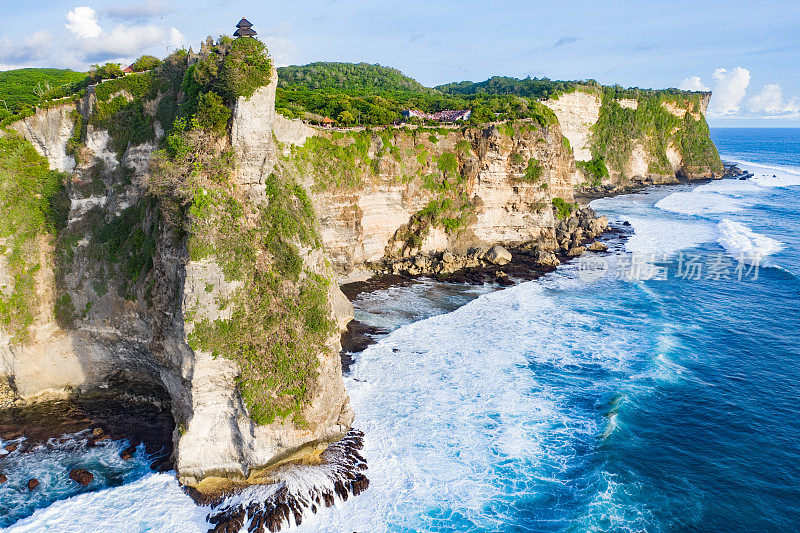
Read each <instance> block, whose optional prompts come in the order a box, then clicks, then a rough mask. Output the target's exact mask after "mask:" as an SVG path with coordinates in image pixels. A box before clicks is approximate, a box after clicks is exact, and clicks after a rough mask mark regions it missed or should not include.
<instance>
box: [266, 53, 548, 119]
mask: <svg viewBox="0 0 800 533" xmlns="http://www.w3.org/2000/svg"><path fill="white" fill-rule="evenodd" d="M278 80H279V81H278V92H277V99H276V107H277V109H278V111H279V112H280V113H282V114H283V115H285V116H288V117H290V118H305V119H308V120H311V121H312V122H316V121H320V120H322V118H324V117H330V118H332V119H334V120H335V121H336V122H337V123H338V124H340V125H351V124H370V125H381V124H391V123H394V122H399V121H400V120H401V118H402V115H401V112H402V111H403V110H404V109H409V108H414V109H419V110H422V111H427V112H433V111H441V110H443V109H471V110H472V119H471V121H472V122H473V123H483V122H490V121H493V120H505V119H515V118H537V117H539V118H540V119H541V121H546V120H547V119H546V117H547V115H548V113H547V110H545V109H543V108H542V106H541V105H540V104H538V103H537V102H533V101H529V100H527V99H523V98H519V96H518V95H514V94H501V93H495V94H486V93H475V92H473V93H465V94H445V93H444V92H442V91H439V90H437V89H429V88H426V87H424V86H423V85H422V84H420V83H419V82H417V81H416V80H414V79H412V78H409V77H408V76H405V75H404V74H403V73H401V72H400V71H399V70H396V69H393V68H389V67H383V66H380V65H370V64H367V63H358V64H352V63H312V64H310V65H306V66H302V67H297V66H291V67H282V68H279V69H278Z"/></svg>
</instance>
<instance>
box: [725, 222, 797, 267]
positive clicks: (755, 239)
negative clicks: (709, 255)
mask: <svg viewBox="0 0 800 533" xmlns="http://www.w3.org/2000/svg"><path fill="white" fill-rule="evenodd" d="M717 229H718V230H719V238H718V239H717V242H719V243H720V244H721V245H722V247H723V248H725V250H727V251H728V253H729V254H731V255H732V256H733V257H734V258H736V259H739V260H741V261H743V262H745V263H747V264H751V265H752V264H758V263H759V262H760V261H761V260H762V259H764V258H765V257H767V256H769V255H772V254H774V253H776V252H779V251H780V250H782V249H783V243H782V242H780V241H778V240H776V239H773V238H772V237H767V236H766V235H761V234H760V233H756V232H754V231H753V230H752V229H750V228H749V227H748V226H746V225H744V224H742V223H741V222H734V221H732V220H728V219H726V218H724V219H722V220H721V221H720V222H719V224H717Z"/></svg>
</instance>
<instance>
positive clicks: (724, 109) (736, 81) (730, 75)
mask: <svg viewBox="0 0 800 533" xmlns="http://www.w3.org/2000/svg"><path fill="white" fill-rule="evenodd" d="M714 80H715V82H716V84H715V85H714V91H713V95H712V97H711V105H710V106H709V110H708V112H709V114H710V115H713V116H724V115H734V114H736V113H738V112H739V106H740V104H741V102H742V100H744V97H745V94H746V93H747V86H748V85H749V84H750V72H749V71H748V70H747V69H744V68H742V67H736V68H734V69H732V70H730V71H729V70H726V69H724V68H718V69H716V70H715V71H714Z"/></svg>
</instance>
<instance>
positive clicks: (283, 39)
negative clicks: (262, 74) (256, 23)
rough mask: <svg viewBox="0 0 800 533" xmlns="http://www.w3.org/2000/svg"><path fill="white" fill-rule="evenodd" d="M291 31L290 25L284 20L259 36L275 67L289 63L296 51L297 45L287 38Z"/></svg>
mask: <svg viewBox="0 0 800 533" xmlns="http://www.w3.org/2000/svg"><path fill="white" fill-rule="evenodd" d="M291 31H292V27H291V25H289V24H288V23H286V22H284V23H283V24H280V25H279V26H276V27H274V28H272V29H270V30H268V31H267V32H266V33H264V35H261V36H260V37H261V38H262V40H263V41H264V44H266V45H267V49H268V50H269V55H270V56H272V59H273V61H274V62H275V66H276V67H282V66H285V65H289V64H290V63H291V62H292V60H293V59H294V56H295V55H296V54H297V52H298V49H297V45H295V44H294V42H293V41H292V40H291V39H290V38H289V34H290V33H291Z"/></svg>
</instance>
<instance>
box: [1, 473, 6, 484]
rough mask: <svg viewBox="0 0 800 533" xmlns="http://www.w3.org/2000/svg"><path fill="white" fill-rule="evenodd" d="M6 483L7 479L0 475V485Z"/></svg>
mask: <svg viewBox="0 0 800 533" xmlns="http://www.w3.org/2000/svg"><path fill="white" fill-rule="evenodd" d="M6 481H8V477H6V475H5V474H0V485H2V484H3V483H5V482H6Z"/></svg>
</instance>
